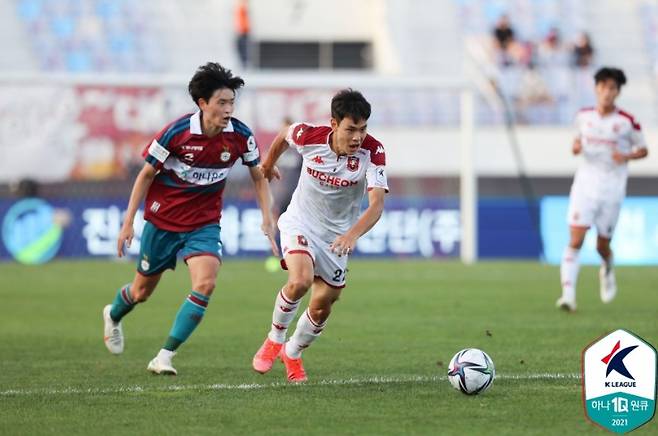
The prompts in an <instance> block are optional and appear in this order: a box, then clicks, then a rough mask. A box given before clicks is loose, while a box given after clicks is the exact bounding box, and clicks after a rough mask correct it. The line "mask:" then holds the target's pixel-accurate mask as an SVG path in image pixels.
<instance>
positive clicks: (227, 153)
mask: <svg viewBox="0 0 658 436" xmlns="http://www.w3.org/2000/svg"><path fill="white" fill-rule="evenodd" d="M219 158H220V159H221V160H222V162H228V161H229V160H231V152H230V151H229V149H228V147H224V151H223V152H222V154H220V155H219Z"/></svg>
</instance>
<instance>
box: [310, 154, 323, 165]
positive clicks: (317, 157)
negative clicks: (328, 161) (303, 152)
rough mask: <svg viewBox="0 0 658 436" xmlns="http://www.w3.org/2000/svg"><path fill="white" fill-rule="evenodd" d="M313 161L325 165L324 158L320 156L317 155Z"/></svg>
mask: <svg viewBox="0 0 658 436" xmlns="http://www.w3.org/2000/svg"><path fill="white" fill-rule="evenodd" d="M311 160H312V161H313V162H315V163H316V164H318V165H323V164H324V160H323V159H322V157H320V156H315V157H314V158H313V159H311Z"/></svg>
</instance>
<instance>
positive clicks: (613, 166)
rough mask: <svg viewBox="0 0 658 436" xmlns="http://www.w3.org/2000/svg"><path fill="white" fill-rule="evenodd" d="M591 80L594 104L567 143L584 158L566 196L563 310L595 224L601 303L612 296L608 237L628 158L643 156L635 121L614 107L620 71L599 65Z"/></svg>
mask: <svg viewBox="0 0 658 436" xmlns="http://www.w3.org/2000/svg"><path fill="white" fill-rule="evenodd" d="M594 81H595V93H596V107H595V108H586V109H583V110H581V111H580V112H579V113H578V115H576V127H577V134H576V138H575V139H574V142H573V146H572V150H573V154H576V155H577V154H582V155H583V160H582V162H581V164H580V166H579V167H578V170H577V171H576V175H575V177H574V181H573V184H572V186H571V193H570V195H569V211H568V216H567V221H568V223H569V227H570V240H569V245H568V246H567V247H566V249H565V250H564V254H563V256H562V264H561V266H560V278H561V281H562V296H561V297H560V298H559V299H558V300H557V303H556V304H557V306H558V307H559V308H561V309H564V310H567V311H574V310H576V281H577V279H578V269H579V266H580V265H579V263H578V254H579V252H580V248H581V247H582V245H583V241H584V240H585V234H586V233H587V230H588V229H589V228H590V227H591V226H596V230H597V233H598V237H597V241H596V249H597V251H598V252H599V254H600V255H601V260H602V263H601V269H600V270H599V279H600V294H601V301H603V302H604V303H609V302H610V301H612V299H613V298H614V297H615V295H616V293H617V284H616V280H615V275H614V271H613V268H612V265H613V256H612V250H611V249H610V240H611V239H612V234H613V231H614V229H615V225H616V224H617V218H618V217H619V210H620V208H621V204H622V202H623V200H624V197H625V195H626V179H627V178H628V167H627V162H628V161H629V160H632V159H642V158H644V157H646V156H647V148H646V144H645V142H644V138H643V136H642V132H641V128H640V124H639V123H638V122H637V121H636V120H635V119H634V118H633V116H631V115H630V114H628V113H627V112H624V111H622V110H620V109H618V108H617V107H616V106H615V100H616V99H617V97H618V96H619V92H620V90H621V87H622V85H624V84H625V83H626V76H625V75H624V72H623V71H622V70H620V69H617V68H608V67H604V68H601V69H600V70H599V71H597V72H596V74H595V75H594Z"/></svg>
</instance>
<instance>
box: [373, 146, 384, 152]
mask: <svg viewBox="0 0 658 436" xmlns="http://www.w3.org/2000/svg"><path fill="white" fill-rule="evenodd" d="M381 153H384V147H382V146H381V145H378V146H377V150H375V154H381Z"/></svg>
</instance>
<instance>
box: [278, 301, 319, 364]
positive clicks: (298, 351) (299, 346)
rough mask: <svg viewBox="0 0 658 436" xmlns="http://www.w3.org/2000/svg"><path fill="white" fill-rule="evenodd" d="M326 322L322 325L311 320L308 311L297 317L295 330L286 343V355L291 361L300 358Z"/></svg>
mask: <svg viewBox="0 0 658 436" xmlns="http://www.w3.org/2000/svg"><path fill="white" fill-rule="evenodd" d="M325 325H327V322H326V321H325V322H324V323H322V324H318V323H317V322H315V321H313V320H312V319H311V315H309V313H308V309H306V310H305V311H304V314H303V315H302V316H300V317H299V320H298V321H297V328H296V329H295V333H294V334H293V335H292V337H291V338H290V340H289V341H288V342H286V354H287V355H288V357H292V358H293V359H299V358H300V357H301V356H302V351H304V349H305V348H308V346H309V345H311V343H312V342H313V341H314V340H315V339H316V338H317V337H318V336H320V334H321V333H322V330H323V329H324V327H325Z"/></svg>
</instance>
